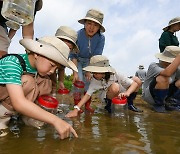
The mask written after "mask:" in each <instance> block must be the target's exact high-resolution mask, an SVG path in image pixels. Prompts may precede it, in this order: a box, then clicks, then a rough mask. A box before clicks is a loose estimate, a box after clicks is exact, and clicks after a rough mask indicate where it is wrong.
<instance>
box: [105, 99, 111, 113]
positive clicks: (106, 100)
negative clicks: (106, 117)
mask: <svg viewBox="0 0 180 154" xmlns="http://www.w3.org/2000/svg"><path fill="white" fill-rule="evenodd" d="M105 102H106V106H105V107H104V109H105V110H107V111H108V113H111V103H112V100H111V99H108V98H105Z"/></svg>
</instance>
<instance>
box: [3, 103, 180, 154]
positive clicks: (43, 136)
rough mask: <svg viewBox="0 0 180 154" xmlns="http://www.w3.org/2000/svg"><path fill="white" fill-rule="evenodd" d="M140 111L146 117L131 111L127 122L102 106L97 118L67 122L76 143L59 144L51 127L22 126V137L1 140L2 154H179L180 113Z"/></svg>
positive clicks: (85, 116) (71, 140) (87, 115)
mask: <svg viewBox="0 0 180 154" xmlns="http://www.w3.org/2000/svg"><path fill="white" fill-rule="evenodd" d="M138 105H139V104H137V106H138ZM139 107H140V108H141V109H143V110H144V112H143V113H134V112H131V111H130V112H129V116H127V117H126V119H125V120H123V119H122V118H119V117H112V116H110V115H109V114H108V113H106V112H104V110H103V107H102V106H101V105H98V106H97V109H96V111H95V113H94V114H90V113H87V112H85V113H83V114H81V115H80V116H79V117H77V118H73V119H65V120H66V121H67V122H69V123H70V124H72V125H73V127H74V128H75V130H76V131H77V133H78V135H79V138H77V139H76V138H73V137H71V138H68V139H65V140H60V139H59V138H58V134H57V133H56V131H55V130H54V128H53V127H50V126H46V127H45V128H43V129H41V130H38V129H36V128H32V127H28V126H24V125H23V126H20V133H18V134H13V133H12V132H10V133H9V134H8V135H7V136H5V137H2V138H0V154H29V153H30V154H32V153H33V154H69V153H72V154H76V153H78V154H85V153H87V154H94V153H103V154H111V153H112V154H119V153H120V154H121V153H122V154H127V153H133V154H136V153H137V154H144V153H148V154H151V153H152V154H153V153H157V154H161V153H162V154H176V153H180V120H179V119H180V113H179V112H169V113H167V114H160V113H155V112H153V111H151V110H150V109H149V108H148V107H147V105H146V104H141V105H139ZM59 116H60V117H63V114H60V115H59Z"/></svg>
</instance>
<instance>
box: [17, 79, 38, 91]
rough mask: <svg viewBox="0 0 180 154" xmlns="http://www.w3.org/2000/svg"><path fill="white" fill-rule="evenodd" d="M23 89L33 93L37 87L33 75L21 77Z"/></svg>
mask: <svg viewBox="0 0 180 154" xmlns="http://www.w3.org/2000/svg"><path fill="white" fill-rule="evenodd" d="M21 82H22V87H23V90H25V91H31V89H33V88H34V87H35V85H36V82H35V79H34V77H33V76H31V75H23V76H22V77H21Z"/></svg>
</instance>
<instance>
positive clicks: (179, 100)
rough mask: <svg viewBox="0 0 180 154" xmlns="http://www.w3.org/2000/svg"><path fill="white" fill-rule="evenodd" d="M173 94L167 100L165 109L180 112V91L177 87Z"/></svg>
mask: <svg viewBox="0 0 180 154" xmlns="http://www.w3.org/2000/svg"><path fill="white" fill-rule="evenodd" d="M173 92H174V93H173V94H172V95H168V98H166V100H165V108H166V110H170V111H180V89H178V88H177V87H176V88H174V89H173Z"/></svg>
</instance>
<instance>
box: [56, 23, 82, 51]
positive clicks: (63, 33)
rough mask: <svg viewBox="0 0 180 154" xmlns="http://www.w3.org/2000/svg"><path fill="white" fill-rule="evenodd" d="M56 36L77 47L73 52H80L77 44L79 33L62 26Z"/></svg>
mask: <svg viewBox="0 0 180 154" xmlns="http://www.w3.org/2000/svg"><path fill="white" fill-rule="evenodd" d="M55 36H56V37H57V38H60V39H66V40H68V41H70V42H72V43H73V44H74V45H75V48H74V49H73V51H75V52H76V53H77V52H79V48H78V46H77V44H76V41H77V32H76V31H75V30H73V29H72V28H70V27H68V26H61V27H59V28H58V29H57V31H56V34H55Z"/></svg>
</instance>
